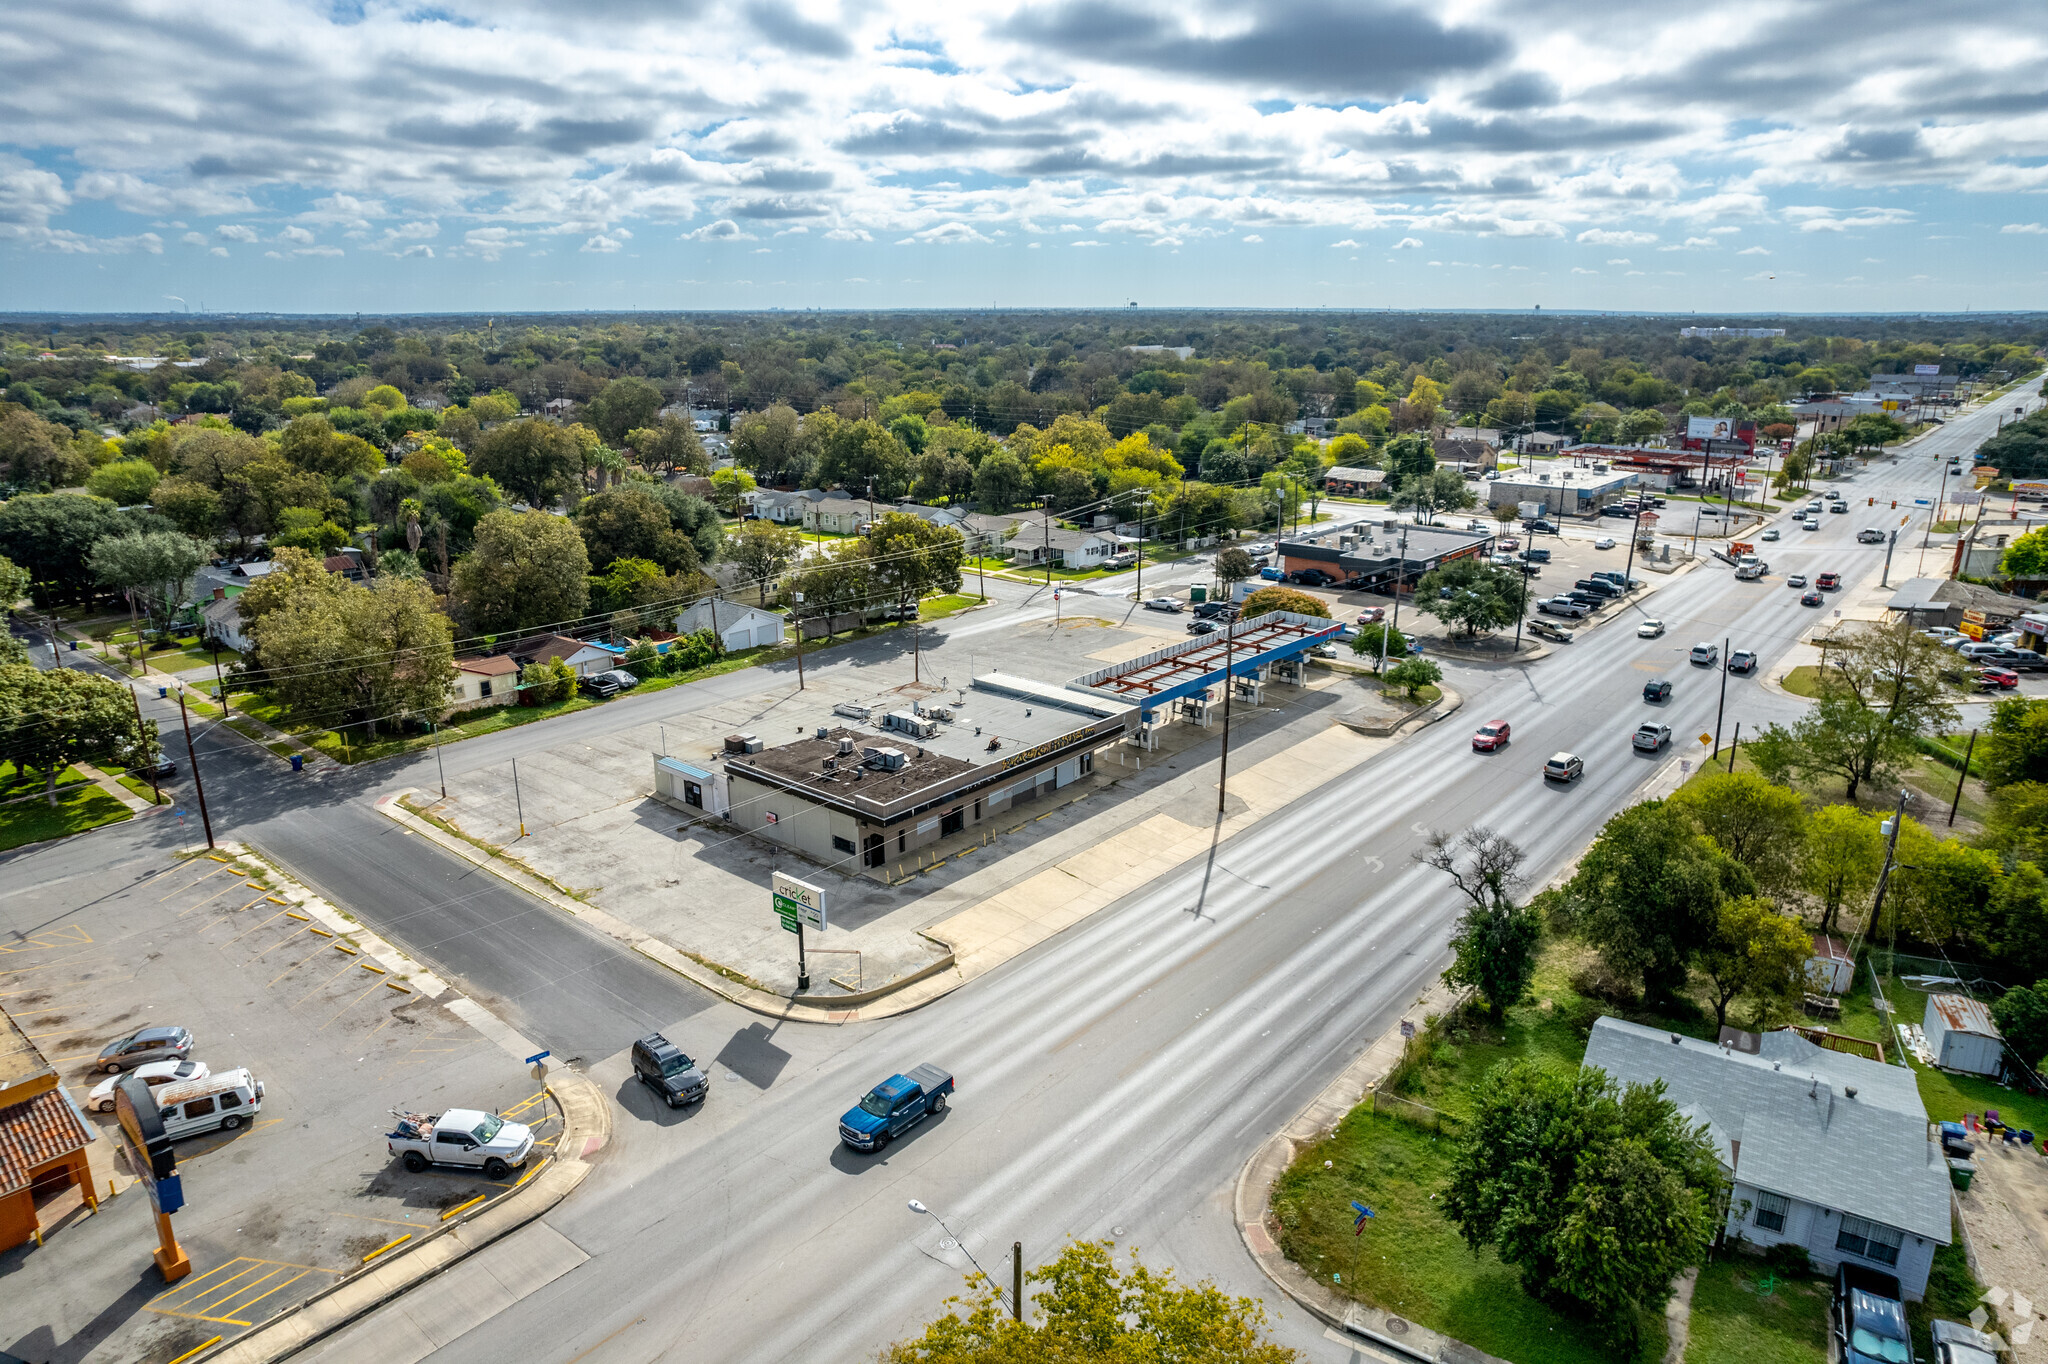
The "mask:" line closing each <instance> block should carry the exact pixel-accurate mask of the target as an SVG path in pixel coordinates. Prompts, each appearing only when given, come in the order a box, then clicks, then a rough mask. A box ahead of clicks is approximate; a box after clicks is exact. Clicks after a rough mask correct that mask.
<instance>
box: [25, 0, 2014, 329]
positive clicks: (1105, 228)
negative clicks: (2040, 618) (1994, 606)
mask: <svg viewBox="0 0 2048 1364" xmlns="http://www.w3.org/2000/svg"><path fill="white" fill-rule="evenodd" d="M2038 17H2039V14H2038V9H2037V8H2035V7H2031V6H2029V7H2024V8H2023V7H2022V6H2021V5H2019V4H2017V3H1978V4H1974V5H1972V6H1970V7H1968V9H1967V11H1965V12H1958V11H1954V10H1949V9H1946V8H1945V7H1934V6H1927V5H1924V4H1914V5H1906V4H1894V3H1888V2H1886V0H1858V3H1847V2H1846V0H1812V3H1807V4H1802V5H1798V6H1778V7H1772V8H1771V9H1768V10H1766V9H1764V8H1761V7H1758V6H1755V5H1753V4H1743V3H1738V2H1737V0H1696V3H1692V4H1688V5H1685V6H1643V5H1630V6H1616V5H1587V4H1584V3H1576V4H1565V3H1561V0H1522V2H1521V3H1517V4H1513V5H1509V4H1505V3H1498V2H1496V0H1463V3H1452V4H1449V5H1440V6H1432V7H1429V8H1427V9H1425V8H1422V7H1419V6H1411V5H1406V4H1400V3H1393V2H1392V0H1352V2H1351V3H1336V2H1335V0H1312V2H1295V0H1289V2H1287V3H1269V4H1264V5H1260V6H1257V7H1251V8H1248V7H1245V6H1241V5H1224V4H1221V3H1200V2H1199V0H1184V2H1183V3H1174V4H1165V3H1142V2H1141V0H1052V2H1051V3H1046V2H1045V0H1041V2H1040V3H1036V4H1015V3H995V4H986V5H965V6H948V7H944V8H943V10H941V8H940V7H934V6H929V5H925V6H912V5H904V4H901V3H891V0H882V2H881V3H874V4H862V5H858V6H856V5H852V4H846V5H835V4H831V3H817V2H816V0H587V2H586V3H582V4H576V5H573V6H572V5H562V4H554V3H545V2H543V0H497V3H492V4H484V3H480V2H473V0H451V2H450V3H446V4H442V5H439V6H435V7H424V8H423V7H421V6H419V5H384V4H379V3H375V2H374V0H365V3H362V4H332V5H324V4H309V3H283V2H281V0H249V3H246V4H243V5H240V6H237V7H233V8H232V9H230V8H229V7H212V6H182V7H171V6H164V5H159V4H154V3H146V2H145V0H65V3H62V4H58V3H50V2H48V0H28V2H27V3H23V4H18V5H13V6H8V7H5V8H4V9H0V310H45V309H74V310H81V311H100V310H121V311H156V310H160V309H164V308H173V309H175V308H180V307H186V306H189V307H191V308H193V309H195V310H196V309H198V308H199V307H200V306H201V305H202V304H203V305H204V307H206V308H207V309H209V310H212V311H258V310H261V311H355V310H361V311H366V312H370V311H374V312H393V311H401V312H402V311H450V310H492V309H504V310H507V311H531V310H553V309H584V308H589V309H630V308H635V307H639V308H646V309H650V310H653V309H659V310H668V309H675V308H757V307H777V306H779V307H789V308H798V307H825V308H860V307H875V308H889V307H944V306H956V305H958V306H964V305H972V304H988V303H995V304H998V305H1001V306H1028V307H1042V306H1102V305H1109V304H1118V303H1123V302H1127V301H1131V300H1136V301H1137V302H1139V303H1140V304H1143V305H1151V306H1203V305H1211V306H1241V307H1304V306H1321V305H1327V306H1331V307H1344V308H1356V307H1395V308H1417V307H1424V308H1427V307H1434V308H1471V307H1496V308H1500V307H1505V308H1521V307H1529V306H1531V305H1534V304H1539V303H1540V304H1542V305H1543V306H1545V307H1546V308H1613V309H1636V310H1670V311H1685V310H1699V311H1714V312H1721V311H1778V310H1784V311H1866V310H1867V311H1889V310H1928V311H1935V310H1944V311H1945V310H1951V309H1966V308H1975V309H1983V310H1993V309H1996V310H2009V309H2016V308H2042V307H2048V202H2044V191H2048V60H2044V58H2048V51H2044V47H2048V43H2044V40H2043V38H2042V36H2041V34H2042V30H2041V26H2040V25H2039V23H2038V22H2037V20H2038ZM1760 110H1762V111H1768V113H1767V114H1764V115H1761V116H1760V115H1759V113H1758V111H1760Z"/></svg>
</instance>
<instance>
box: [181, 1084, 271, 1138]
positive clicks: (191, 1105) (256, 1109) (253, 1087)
mask: <svg viewBox="0 0 2048 1364" xmlns="http://www.w3.org/2000/svg"><path fill="white" fill-rule="evenodd" d="M155 1098H156V1111H157V1116H158V1117H159V1118H161V1119H163V1124H164V1135H165V1136H167V1137H169V1138H170V1139H171V1140H172V1141H177V1140H180V1139H181V1138H184V1137H196V1136H199V1135H201V1134H202V1133H206V1132H232V1131H234V1130H235V1129H236V1128H238V1127H241V1126H242V1125H243V1124H244V1123H247V1122H251V1121H253V1120H254V1119H255V1117H256V1115H257V1114H258V1113H260V1112H262V1111H263V1082H262V1081H261V1080H259V1079H257V1078H256V1077H255V1076H254V1075H253V1074H251V1073H250V1072H249V1070H248V1069H247V1068H246V1067H244V1068H242V1069H239V1070H224V1071H222V1072H221V1073H220V1074H218V1075H205V1076H200V1077H196V1078H194V1079H190V1080H180V1081H178V1082H177V1083H176V1084H170V1085H165V1086H164V1087H163V1088H161V1089H159V1090H157V1091H155Z"/></svg>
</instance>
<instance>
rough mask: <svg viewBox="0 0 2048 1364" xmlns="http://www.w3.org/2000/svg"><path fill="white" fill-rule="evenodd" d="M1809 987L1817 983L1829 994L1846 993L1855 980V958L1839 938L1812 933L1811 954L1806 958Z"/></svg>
mask: <svg viewBox="0 0 2048 1364" xmlns="http://www.w3.org/2000/svg"><path fill="white" fill-rule="evenodd" d="M1806 979H1807V982H1808V986H1809V988H1812V987H1813V986H1816V985H1818V986H1819V987H1821V988H1824V989H1825V990H1826V991H1827V992H1828V993H1829V994H1831V995H1846V994H1848V993H1849V987H1850V986H1851V985H1853V984H1855V982H1856V959H1855V958H1854V957H1852V956H1850V955H1849V949H1848V947H1847V946H1846V945H1845V944H1844V943H1843V942H1842V940H1841V939H1840V938H1831V937H1829V936H1828V935H1826V934H1825V933H1816V934H1814V935H1813V955H1812V956H1810V957H1808V958H1807V959H1806Z"/></svg>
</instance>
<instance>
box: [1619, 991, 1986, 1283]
mask: <svg viewBox="0 0 2048 1364" xmlns="http://www.w3.org/2000/svg"><path fill="white" fill-rule="evenodd" d="M1671 1038H1672V1034H1670V1033H1667V1032H1661V1031H1658V1030H1657V1029H1654V1028H1645V1027H1642V1026H1640V1025H1638V1024H1635V1023H1625V1022H1623V1021H1621V1020H1620V1019H1618V1018H1603V1019H1601V1020H1599V1021H1598V1022H1597V1023H1595V1024H1594V1025H1593V1035H1592V1037H1591V1039H1589V1040H1588V1042H1587V1043H1586V1064H1587V1065H1589V1066H1596V1067H1598V1068H1599V1069H1601V1070H1604V1071H1606V1072H1607V1073H1608V1074H1609V1075H1611V1076H1613V1077H1614V1078H1615V1079H1616V1080H1618V1081H1620V1082H1621V1083H1623V1084H1647V1083H1649V1082H1650V1081H1652V1080H1662V1081H1663V1082H1664V1090H1665V1094H1666V1096H1667V1097H1668V1098H1670V1100H1671V1101H1672V1102H1673V1103H1675V1104H1677V1105H1678V1107H1679V1108H1680V1109H1681V1110H1683V1111H1684V1112H1685V1113H1686V1114H1687V1116H1689V1117H1691V1118H1692V1119H1693V1120H1694V1121H1696V1122H1703V1123H1706V1124H1708V1128H1709V1131H1710V1133H1711V1134H1712V1135H1713V1137H1714V1140H1715V1144H1716V1146H1717V1147H1718V1148H1719V1149H1720V1153H1721V1160H1722V1162H1723V1163H1724V1164H1726V1165H1728V1166H1730V1167H1731V1168H1732V1169H1733V1170H1734V1173H1735V1177H1736V1178H1737V1179H1739V1180H1740V1181H1741V1182H1742V1183H1744V1184H1748V1185H1751V1186H1752V1187H1755V1188H1758V1189H1764V1190H1767V1191H1769V1192H1771V1193H1778V1194H1784V1195H1785V1196H1786V1197H1788V1198H1797V1199H1801V1200H1803V1201H1805V1202H1808V1203H1815V1204H1818V1205H1820V1206H1821V1207H1824V1208H1833V1209H1835V1210H1836V1211H1838V1212H1845V1213H1849V1214H1850V1215H1852V1216H1855V1217H1864V1218H1868V1219H1870V1220H1871V1221H1873V1222H1882V1223H1883V1224H1884V1225H1886V1226H1888V1227H1896V1228H1898V1229H1899V1230H1901V1231H1904V1232H1908V1233H1910V1234H1912V1235H1915V1236H1924V1237H1926V1238H1927V1239H1928V1240H1930V1241H1933V1242H1935V1243H1937V1244H1939V1245H1947V1244H1948V1242H1949V1198H1948V1166H1947V1164H1946V1162H1944V1161H1943V1159H1942V1155H1941V1150H1940V1148H1939V1147H1938V1146H1937V1145H1936V1144H1935V1143H1934V1142H1933V1141H1932V1140H1930V1139H1929V1137H1928V1131H1927V1110H1926V1108H1925V1107H1924V1106H1923V1105H1922V1104H1921V1102H1920V1091H1919V1089H1918V1087H1917V1086H1916V1085H1915V1084H1914V1081H1913V1073H1912V1071H1910V1070H1907V1069H1906V1068H1904V1067H1902V1066H1888V1065H1885V1064H1883V1063H1882V1062H1879V1061H1871V1060H1867V1059H1865V1058H1864V1057H1861V1056H1851V1055H1848V1054H1846V1053H1844V1052H1838V1051H1828V1050H1825V1049H1824V1048H1821V1047H1817V1046H1815V1045H1814V1044H1813V1043H1811V1042H1809V1041H1807V1040H1806V1039H1805V1038H1803V1037H1801V1036H1799V1035H1798V1034H1797V1033H1793V1032H1769V1033H1765V1034H1764V1038H1763V1044H1762V1046H1761V1048H1760V1049H1759V1051H1758V1054H1757V1055H1755V1056H1745V1055H1743V1054H1742V1053H1741V1052H1737V1051H1724V1050H1722V1049H1721V1048H1720V1047H1717V1046H1715V1045H1714V1044H1713V1043H1711V1042H1701V1041H1698V1040H1696V1039H1694V1038H1690V1037H1685V1038H1681V1039H1680V1040H1679V1041H1677V1042H1675V1043H1674V1042H1673V1041H1672V1040H1671ZM1852 1088H1853V1089H1854V1090H1855V1091H1856V1097H1854V1098H1850V1097H1849V1095H1848V1093H1847V1091H1848V1090H1849V1089H1852Z"/></svg>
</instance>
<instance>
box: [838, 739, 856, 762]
mask: <svg viewBox="0 0 2048 1364" xmlns="http://www.w3.org/2000/svg"><path fill="white" fill-rule="evenodd" d="M839 756H840V757H842V758H850V757H852V756H853V740H852V738H850V737H849V736H847V735H843V734H842V735H841V736H840V737H839Z"/></svg>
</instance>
